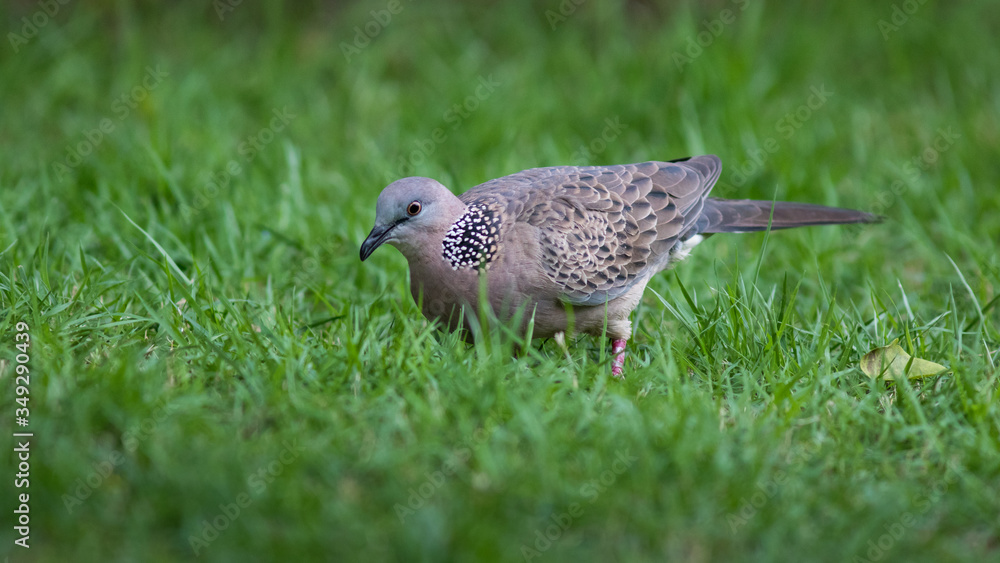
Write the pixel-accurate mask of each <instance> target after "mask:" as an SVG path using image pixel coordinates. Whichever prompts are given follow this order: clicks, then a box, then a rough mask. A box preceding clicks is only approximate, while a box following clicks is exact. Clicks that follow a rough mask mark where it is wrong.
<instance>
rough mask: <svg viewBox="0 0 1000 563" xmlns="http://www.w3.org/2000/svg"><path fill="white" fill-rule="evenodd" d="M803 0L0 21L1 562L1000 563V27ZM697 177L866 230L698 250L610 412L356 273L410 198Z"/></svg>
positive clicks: (400, 287)
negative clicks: (875, 369)
mask: <svg viewBox="0 0 1000 563" xmlns="http://www.w3.org/2000/svg"><path fill="white" fill-rule="evenodd" d="M805 4H806V5H799V4H795V3H777V2H763V1H757V0H732V1H730V0H718V1H712V2H698V3H691V4H690V5H674V4H669V5H667V4H663V5H660V4H656V3H654V2H648V1H642V2H624V3H617V2H600V1H597V0H589V1H586V2H584V1H582V0H574V1H570V0H563V1H562V2H561V3H560V2H559V1H558V0H551V1H547V2H538V3H529V2H522V1H512V2H497V1H493V2H487V3H472V2H467V3H447V2H430V1H427V2H423V1H417V2H410V1H409V0H398V1H397V0H391V1H390V0H385V1H383V0H373V1H370V2H362V3H358V4H353V3H350V4H346V5H340V3H333V2H330V3H320V2H313V3H308V2H302V3H296V4H291V3H290V4H288V5H282V4H280V3H277V2H275V3H251V2H238V1H237V0H215V1H214V2H208V1H206V2H197V3H196V2H178V3H173V2H163V3H157V2H128V1H125V0H122V1H110V0H105V1H95V2H72V3H67V4H61V3H59V2H54V1H49V2H48V3H46V2H40V3H39V2H34V1H23V0H18V1H12V2H5V3H4V4H3V5H2V6H0V21H2V22H3V23H4V26H3V30H4V32H5V41H4V42H3V44H2V45H0V104H2V110H0V383H2V384H0V405H2V409H0V412H2V413H3V417H2V419H0V427H2V428H3V429H4V432H3V436H4V437H3V438H0V446H2V448H3V449H4V452H5V453H4V454H3V459H4V460H5V461H4V462H3V463H2V464H0V467H2V468H3V471H4V475H3V478H2V483H3V484H2V485H0V497H2V502H0V506H2V507H3V511H4V512H3V514H2V516H0V522H3V524H4V525H3V526H0V545H2V548H0V557H8V558H9V561H11V562H20V561H151V562H159V561H187V560H193V559H200V560H205V561H233V562H237V561H239V562H242V561H311V560H315V561H390V560H401V561H494V560H495V561H523V560H529V561H546V560H551V561H560V560H562V561H574V562H579V561H627V562H632V561H695V562H700V561H749V560H759V561H959V560H962V561H977V562H979V561H1000V403H998V375H997V369H996V366H997V363H998V362H1000V357H998V348H1000V305H998V303H1000V299H998V298H1000V257H998V256H1000V190H998V189H997V186H998V184H1000V167H998V165H997V155H998V154H1000V118H998V115H1000V94H998V92H1000V50H998V49H997V48H996V30H997V29H998V27H1000V15H998V12H997V10H996V6H995V2H993V1H989V0H982V1H968V2H960V3H948V2H937V1H929V2H924V1H922V0H906V1H902V0H900V1H896V2H892V1H890V0H885V1H880V2H863V1H860V0H858V1H853V0H852V1H847V2H828V3H805ZM704 153H715V154H718V155H719V156H720V157H721V158H722V160H723V162H724V164H725V168H724V170H723V175H722V179H721V180H720V183H719V185H718V186H717V187H716V189H715V191H714V192H713V193H714V195H718V196H722V197H734V198H743V197H749V198H757V199H771V198H776V199H779V200H797V201H804V202H812V203H821V204H826V205H838V206H844V207H852V208H857V209H863V210H866V211H872V212H876V213H880V214H883V215H885V216H886V217H887V220H886V222H885V223H883V224H881V225H865V226H860V227H847V228H837V227H820V228H811V229H800V230H795V231H784V232H779V233H773V234H771V235H769V236H767V235H764V234H754V235H718V236H715V237H712V238H711V239H709V240H708V241H706V242H705V243H703V244H702V245H701V246H699V247H698V249H697V250H696V251H695V252H694V254H693V256H692V257H691V258H690V259H689V260H688V261H687V262H685V263H684V264H682V265H680V267H678V268H677V269H676V270H674V271H671V272H666V273H663V274H661V275H659V276H658V277H656V278H654V279H653V281H652V282H651V283H650V284H649V287H648V289H647V291H646V295H645V298H644V300H643V302H642V304H641V305H640V306H639V308H638V309H637V311H636V314H635V317H634V321H635V327H636V330H635V335H634V337H633V340H632V341H631V342H630V352H629V356H628V361H627V364H626V369H627V379H626V380H625V381H623V382H622V381H616V380H613V379H612V378H611V377H610V358H609V351H608V349H607V343H606V342H604V341H603V340H601V339H595V338H591V337H583V336H581V337H578V338H571V339H569V340H568V342H567V347H566V348H565V349H563V348H561V347H560V346H559V345H557V343H556V342H554V341H545V342H543V341H537V342H535V343H534V345H533V346H532V347H531V348H530V349H529V351H528V353H525V354H521V355H520V357H518V358H515V357H514V356H513V354H512V350H513V349H514V347H515V346H516V344H517V343H516V341H514V340H512V339H510V338H504V337H499V336H498V337H495V338H492V339H489V340H486V341H482V342H478V343H476V344H475V345H467V344H465V343H463V342H462V341H461V340H460V339H459V338H458V337H457V336H456V335H454V334H449V333H444V332H441V331H439V330H437V329H436V328H435V327H434V326H432V325H430V324H429V323H427V322H426V321H425V320H424V319H423V317H422V316H421V315H420V312H419V310H418V309H417V306H416V305H415V304H414V303H413V300H412V299H411V297H410V295H409V289H408V280H407V268H406V262H405V260H404V259H403V257H402V256H401V255H400V254H399V253H398V252H396V251H395V250H392V249H389V248H387V249H385V250H380V251H379V252H377V253H376V254H375V255H374V256H373V257H372V259H370V260H369V261H367V262H365V263H364V264H362V263H361V262H360V261H359V260H358V247H359V245H360V243H361V241H362V240H363V239H364V237H365V235H366V234H367V232H368V230H369V229H370V228H371V225H372V222H373V220H374V217H375V199H376V197H377V195H378V193H379V191H380V190H381V189H382V188H383V187H384V186H385V185H386V184H387V183H389V182H390V181H392V180H394V179H397V178H399V177H403V176H408V175H421V176H430V177H433V178H436V179H438V180H439V181H441V182H442V183H444V184H445V185H447V186H449V187H451V188H452V189H454V190H455V191H456V192H461V191H463V190H465V189H467V188H469V187H471V186H473V185H475V184H478V183H480V182H482V181H485V180H487V179H490V178H494V177H497V176H501V175H504V174H508V173H512V172H516V171H519V170H522V169H525V168H531V167H536V166H549V165H560V164H616V163H628V162H641V161H644V160H651V159H652V160H666V159H673V158H678V157H684V156H688V155H694V154H704ZM19 323H23V324H19ZM19 335H26V336H19ZM896 339H898V340H899V343H900V344H901V345H902V346H903V348H904V349H905V350H906V351H907V352H908V353H910V354H913V355H914V356H917V357H920V358H924V359H927V360H930V361H934V362H938V363H940V364H943V365H945V366H948V368H949V371H948V373H946V374H944V375H939V376H935V377H930V378H926V379H914V380H911V381H906V380H902V381H899V382H897V383H895V384H892V383H888V384H887V383H886V382H884V381H875V380H873V379H870V378H869V377H868V376H866V375H865V374H863V373H862V372H861V371H860V370H859V369H858V366H859V362H860V359H861V357H862V356H863V355H864V354H865V353H867V352H868V351H869V350H872V349H873V348H876V347H879V346H885V345H888V344H889V343H891V342H892V341H893V340H896ZM25 342H28V343H29V345H28V346H23V344H24V343H25ZM18 344H21V345H22V347H21V349H18V347H17V345H18ZM19 358H20V359H19ZM22 360H27V362H24V361H22ZM22 365H23V366H27V367H25V368H20V367H19V366H22ZM18 370H21V371H25V370H28V375H29V376H30V381H28V382H27V383H28V385H27V386H26V387H24V391H21V393H27V394H26V395H18V390H17V388H18V382H17V380H16V377H17V376H18V375H19V372H18ZM22 382H24V381H23V380H22ZM19 398H20V399H21V401H20V403H19V402H18V401H17V400H18V399H19ZM25 399H27V400H25ZM22 408H26V409H27V411H26V412H25V411H17V410H16V409H22ZM22 414H26V416H22ZM18 417H21V418H26V419H27V425H26V426H18V425H17V423H16V419H17V418H18ZM15 432H31V433H32V434H33V436H31V437H28V438H24V437H13V436H12V434H13V433H15ZM26 439H27V440H28V442H29V445H28V446H27V447H26V448H24V447H22V446H21V445H20V444H22V443H23V442H22V441H23V440H26ZM19 449H20V450H21V451H20V452H19V451H18V450H19ZM24 449H27V450H28V452H24V451H23V450H24ZM18 455H21V456H22V458H23V457H28V458H29V459H28V460H27V461H25V465H23V466H21V468H22V469H24V468H27V471H26V475H25V476H24V477H21V478H19V477H17V476H16V475H17V473H19V465H18V464H19V463H21V460H20V459H18ZM22 479H24V480H26V481H27V483H22V486H18V485H17V483H19V482H20V481H21V480H22ZM24 494H27V495H29V496H28V502H26V503H22V502H21V497H19V495H24ZM22 504H24V505H26V506H25V508H23V509H21V508H20V507H21V505H22ZM18 510H21V512H20V513H19V512H17V511H18ZM25 511H27V513H26V514H25V513H24V512H25ZM19 520H21V521H27V522H28V525H27V527H26V528H22V529H18V528H16V526H18V525H19V524H18V522H19ZM22 532H26V533H28V539H27V540H25V539H23V538H22ZM18 539H20V540H21V541H22V542H23V543H28V544H29V545H30V548H28V549H25V548H23V547H21V546H19V545H17V544H16V543H15V540H18Z"/></svg>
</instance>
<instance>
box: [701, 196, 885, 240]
mask: <svg viewBox="0 0 1000 563" xmlns="http://www.w3.org/2000/svg"><path fill="white" fill-rule="evenodd" d="M882 219H883V218H882V217H880V216H878V215H872V214H871V213H865V212H864V211H855V210H854V209H842V208H840V207H827V206H825V205H813V204H810V203H794V202H790V201H777V202H772V201H759V200H753V199H716V198H712V197H710V198H708V199H706V200H705V207H704V209H703V210H702V213H701V216H700V217H699V218H698V222H697V232H699V233H749V232H753V231H766V230H767V229H768V227H770V228H771V229H773V230H774V229H791V228H793V227H808V226H810V225H844V224H849V223H878V222H880V221H882Z"/></svg>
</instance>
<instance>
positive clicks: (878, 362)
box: [861, 340, 948, 381]
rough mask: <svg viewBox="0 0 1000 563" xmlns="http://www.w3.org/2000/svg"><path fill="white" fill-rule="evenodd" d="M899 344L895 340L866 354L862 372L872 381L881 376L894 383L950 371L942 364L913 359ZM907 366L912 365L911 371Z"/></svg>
mask: <svg viewBox="0 0 1000 563" xmlns="http://www.w3.org/2000/svg"><path fill="white" fill-rule="evenodd" d="M898 342H899V341H898V340H893V341H892V344H890V345H888V346H882V347H881V348H875V349H874V350H872V351H871V352H868V353H867V354H865V357H863V358H861V371H863V372H865V375H867V376H868V377H870V378H872V379H878V377H879V376H881V377H882V379H884V380H886V381H893V380H896V379H899V378H901V377H908V378H910V379H917V378H920V377H928V376H931V375H938V374H939V373H942V372H944V371H945V370H947V369H948V368H946V367H944V366H942V365H941V364H935V363H934V362H930V361H927V360H924V359H921V358H913V357H912V356H910V355H909V354H907V353H906V351H904V350H903V348H902V347H900V345H899V344H898ZM911 359H912V362H911ZM907 364H910V369H909V371H907V369H906V365H907Z"/></svg>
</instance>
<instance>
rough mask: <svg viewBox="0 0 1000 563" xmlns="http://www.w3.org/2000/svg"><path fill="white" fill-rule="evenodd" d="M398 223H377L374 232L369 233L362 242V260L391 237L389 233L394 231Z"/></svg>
mask: <svg viewBox="0 0 1000 563" xmlns="http://www.w3.org/2000/svg"><path fill="white" fill-rule="evenodd" d="M395 226H396V225H375V227H374V228H373V229H372V232H370V233H368V238H366V239H365V242H363V243H361V261H362V262H364V261H365V260H366V259H367V258H368V257H369V256H371V255H372V252H375V249H376V248H378V247H380V246H382V243H384V242H385V241H386V239H388V238H389V234H390V233H392V229H393V228H394V227H395Z"/></svg>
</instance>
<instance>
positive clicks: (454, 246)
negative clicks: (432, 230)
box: [441, 204, 500, 270]
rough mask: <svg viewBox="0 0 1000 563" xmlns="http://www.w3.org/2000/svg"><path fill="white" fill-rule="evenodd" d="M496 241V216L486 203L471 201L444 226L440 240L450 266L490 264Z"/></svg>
mask: <svg viewBox="0 0 1000 563" xmlns="http://www.w3.org/2000/svg"><path fill="white" fill-rule="evenodd" d="M499 242H500V216H499V214H498V213H496V212H494V211H493V210H491V209H490V208H489V207H487V206H486V205H482V204H472V205H470V206H469V208H468V210H467V211H466V212H465V214H464V215H462V216H461V217H459V218H458V220H457V221H455V223H454V224H453V225H452V226H451V228H449V229H448V232H447V233H446V234H445V235H444V240H443V241H442V242H441V250H442V255H443V256H444V259H445V260H447V261H448V263H449V264H451V269H452V270H457V269H459V268H473V269H477V268H479V267H480V266H483V267H485V268H487V269H488V268H489V267H490V262H492V261H493V258H494V257H496V253H497V249H498V247H499Z"/></svg>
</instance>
